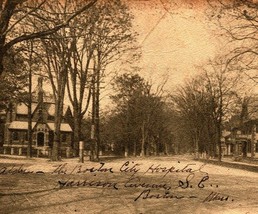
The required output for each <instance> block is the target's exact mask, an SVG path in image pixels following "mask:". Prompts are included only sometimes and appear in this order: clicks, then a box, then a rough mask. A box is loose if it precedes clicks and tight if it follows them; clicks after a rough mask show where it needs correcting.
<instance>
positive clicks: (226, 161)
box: [199, 157, 258, 172]
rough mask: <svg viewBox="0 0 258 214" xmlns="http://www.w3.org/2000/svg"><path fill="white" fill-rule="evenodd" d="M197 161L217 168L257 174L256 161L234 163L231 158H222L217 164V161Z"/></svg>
mask: <svg viewBox="0 0 258 214" xmlns="http://www.w3.org/2000/svg"><path fill="white" fill-rule="evenodd" d="M199 161H201V162H204V163H209V164H215V165H219V166H225V167H231V168H236V169H243V170H247V171H251V172H258V159H255V160H253V161H251V160H248V159H244V160H241V161H234V160H233V158H232V157H224V158H222V161H221V162H219V161H218V160H217V159H209V160H207V159H199Z"/></svg>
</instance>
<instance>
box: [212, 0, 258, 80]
mask: <svg viewBox="0 0 258 214" xmlns="http://www.w3.org/2000/svg"><path fill="white" fill-rule="evenodd" d="M208 3H209V5H210V6H211V10H210V11H209V17H210V19H211V20H215V21H216V24H217V25H218V26H219V28H220V29H221V30H220V31H219V32H220V33H221V32H222V33H223V36H224V38H223V40H225V37H226V38H227V39H228V41H227V45H226V47H227V52H225V50H224V49H223V51H224V53H223V55H226V58H227V61H228V62H227V64H231V65H232V66H233V65H235V67H237V69H238V70H241V71H242V72H243V73H245V74H246V75H247V76H248V77H249V78H251V79H252V80H253V81H254V82H256V83H257V77H258V76H257V66H258V65H257V57H258V29H257V22H258V16H257V9H258V2H257V1H252V0H232V1H228V0H208Z"/></svg>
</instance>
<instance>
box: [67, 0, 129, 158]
mask: <svg viewBox="0 0 258 214" xmlns="http://www.w3.org/2000/svg"><path fill="white" fill-rule="evenodd" d="M77 7H80V6H79V5H77ZM132 18H133V17H132V16H131V15H130V13H129V10H128V8H127V7H126V5H125V4H123V3H122V2H121V1H99V2H98V3H97V4H95V5H94V6H93V7H92V8H91V9H90V10H89V11H88V12H87V13H82V14H81V15H80V16H78V17H77V18H75V19H74V20H73V21H72V22H71V24H70V26H71V27H70V28H69V30H68V31H69V33H68V34H70V36H72V37H73V40H72V42H71V51H72V54H71V58H70V59H71V63H70V64H69V65H70V67H69V77H71V78H70V80H71V81H68V87H67V88H68V95H69V98H70V101H71V103H72V106H73V115H74V143H75V149H76V150H78V142H79V140H80V135H81V125H80V124H81V121H82V118H83V116H84V115H85V113H86V111H87V109H88V107H89V101H90V96H94V97H93V99H92V102H94V103H93V110H92V114H93V118H94V119H93V123H94V129H96V142H97V144H98V145H96V149H97V150H98V147H99V141H100V139H99V134H98V133H99V94H100V81H101V80H102V78H103V76H104V72H105V69H106V67H107V66H108V65H109V64H110V63H112V62H114V61H116V60H118V59H119V58H120V57H121V56H122V55H123V54H124V53H125V52H126V51H128V50H129V49H132V48H134V44H133V41H134V33H132V32H131V25H132V23H131V22H132ZM86 87H87V88H88V90H87V89H86ZM85 100H86V101H85ZM94 135H95V134H94ZM96 154H97V156H98V151H96Z"/></svg>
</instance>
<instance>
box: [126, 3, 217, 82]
mask: <svg viewBox="0 0 258 214" xmlns="http://www.w3.org/2000/svg"><path fill="white" fill-rule="evenodd" d="M133 2H134V3H133V4H134V6H133V7H132V6H131V8H132V12H133V14H134V15H135V20H134V28H135V30H136V31H137V32H138V33H139V43H140V45H141V46H142V53H143V54H142V60H141V61H142V67H143V72H144V74H145V75H147V76H150V78H152V79H154V80H155V79H157V77H159V76H161V74H167V73H168V74H169V78H170V81H169V83H168V85H170V86H171V87H172V86H174V85H177V84H180V83H181V82H182V81H183V79H184V78H187V77H188V76H189V75H191V74H193V73H195V68H194V66H195V65H201V64H203V63H204V62H205V61H207V60H208V59H209V58H213V57H214V55H215V53H216V51H217V47H218V41H217V39H216V38H215V37H214V34H213V33H212V32H213V31H212V29H211V28H210V26H211V25H210V24H209V22H208V21H207V17H206V15H205V9H206V8H205V6H203V5H201V4H200V2H199V4H197V3H192V4H189V3H186V4H182V3H180V2H179V1H177V2H176V1H173V2H176V3H177V4H172V3H169V2H168V3H164V0H163V3H162V1H157V0H152V1H133ZM171 2H172V0H171Z"/></svg>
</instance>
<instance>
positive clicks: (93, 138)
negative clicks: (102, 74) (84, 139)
mask: <svg viewBox="0 0 258 214" xmlns="http://www.w3.org/2000/svg"><path fill="white" fill-rule="evenodd" d="M95 77H96V76H95V63H94V68H93V71H92V83H91V90H92V92H91V96H92V107H91V109H92V110H91V133H90V138H91V155H90V156H91V157H90V160H94V159H95V156H96V150H95V147H96V145H95V144H96V137H95V115H96V112H95V110H96V107H95V98H96V90H95V82H96V80H95Z"/></svg>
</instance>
